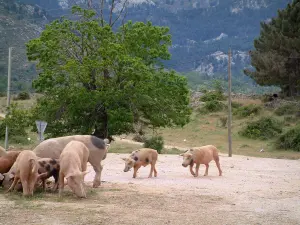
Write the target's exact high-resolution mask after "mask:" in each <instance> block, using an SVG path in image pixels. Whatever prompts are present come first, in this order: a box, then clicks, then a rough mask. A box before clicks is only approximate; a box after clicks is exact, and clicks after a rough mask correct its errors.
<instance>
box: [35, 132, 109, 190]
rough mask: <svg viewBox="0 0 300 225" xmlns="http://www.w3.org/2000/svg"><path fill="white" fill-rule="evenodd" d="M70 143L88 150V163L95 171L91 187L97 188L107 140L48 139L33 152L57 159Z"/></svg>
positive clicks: (84, 137)
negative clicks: (81, 145)
mask: <svg viewBox="0 0 300 225" xmlns="http://www.w3.org/2000/svg"><path fill="white" fill-rule="evenodd" d="M70 141H80V142H82V143H83V144H85V145H86V147H87V148H88V149H89V159H88V161H89V163H90V164H91V165H92V166H93V168H94V170H95V177H94V181H93V187H94V188H96V187H99V186H100V184H101V172H102V169H103V166H102V165H101V161H102V160H104V159H105V158H106V154H107V149H108V146H109V144H108V142H109V141H108V140H107V139H105V140H102V139H100V138H97V137H95V136H92V135H73V136H64V137H58V138H50V139H48V140H45V141H43V142H42V143H40V144H39V145H38V146H37V147H36V148H35V149H34V150H33V151H34V152H35V153H36V155H37V156H38V157H41V158H53V159H59V156H60V154H61V152H62V151H63V149H64V148H65V147H66V145H67V144H68V143H69V142H70Z"/></svg>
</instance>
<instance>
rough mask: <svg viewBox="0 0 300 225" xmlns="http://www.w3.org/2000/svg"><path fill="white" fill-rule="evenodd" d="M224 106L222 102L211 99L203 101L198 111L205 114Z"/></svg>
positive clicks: (220, 109) (221, 108)
mask: <svg viewBox="0 0 300 225" xmlns="http://www.w3.org/2000/svg"><path fill="white" fill-rule="evenodd" d="M224 108H225V105H224V104H223V103H222V102H219V101H216V100H212V101H208V102H205V103H204V105H203V106H202V107H201V108H200V110H199V112H200V113H202V114H207V113H211V112H219V111H222V110H223V109H224Z"/></svg>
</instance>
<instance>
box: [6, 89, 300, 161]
mask: <svg viewBox="0 0 300 225" xmlns="http://www.w3.org/2000/svg"><path fill="white" fill-rule="evenodd" d="M37 96H38V95H36V96H33V97H32V99H30V100H25V101H17V102H19V103H20V104H21V105H22V106H23V107H30V106H31V105H32V104H33V103H34V101H35V100H36V98H37ZM233 101H234V102H236V103H240V104H242V105H250V104H256V105H262V104H263V103H262V102H261V100H259V99H233ZM1 104H2V105H5V104H6V98H3V97H2V98H0V109H3V107H1ZM4 109H5V107H4ZM261 116H274V118H277V119H279V120H282V121H283V120H284V116H277V115H274V113H273V112H272V111H269V110H266V109H263V111H262V112H261V114H260V116H259V117H261ZM223 117H227V113H226V112H225V111H221V112H216V113H211V114H207V115H203V114H199V113H193V114H192V116H191V122H190V123H189V124H187V125H186V126H184V127H183V128H165V129H160V130H158V135H162V136H163V138H164V141H165V145H171V146H176V147H182V148H188V147H193V146H201V145H207V144H213V145H215V146H216V147H217V148H218V149H219V150H220V151H221V152H223V153H227V152H228V136H227V135H228V134H227V129H225V128H224V127H221V126H219V123H220V118H223ZM257 119H258V116H250V117H248V118H234V117H233V121H232V148H233V154H237V155H249V156H256V157H270V158H288V159H299V158H300V153H299V152H293V151H286V150H284V151H280V150H276V148H275V146H274V140H273V139H272V140H268V141H262V140H251V139H248V138H244V137H241V136H240V135H239V134H238V131H239V130H241V128H242V127H244V126H245V124H246V122H248V121H253V120H257ZM296 122H297V121H289V124H288V125H289V126H287V124H286V125H285V126H284V131H285V130H287V129H289V128H291V127H293V126H294V125H295V123H296ZM147 133H148V134H151V131H148V132H147ZM28 137H30V139H31V140H30V141H29V143H27V144H25V145H24V144H19V143H10V145H13V146H14V147H16V148H21V149H33V148H34V147H35V146H36V145H37V144H38V140H37V134H36V133H29V135H28ZM131 137H132V135H128V137H127V139H130V138H131ZM184 140H185V141H184ZM2 143H4V141H3V142H2ZM0 145H2V144H0ZM141 147H142V145H141V144H134V143H126V142H113V143H112V144H111V146H110V148H109V152H110V153H125V154H128V153H131V152H132V151H134V150H136V149H139V148H141ZM262 148H263V149H264V152H260V149H262ZM180 152H181V151H180V150H178V149H163V151H162V153H163V154H179V153H180Z"/></svg>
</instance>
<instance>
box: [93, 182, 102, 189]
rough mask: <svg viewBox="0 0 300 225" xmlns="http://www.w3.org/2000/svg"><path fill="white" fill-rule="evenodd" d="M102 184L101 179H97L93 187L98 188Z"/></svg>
mask: <svg viewBox="0 0 300 225" xmlns="http://www.w3.org/2000/svg"><path fill="white" fill-rule="evenodd" d="M100 185H101V183H100V182H99V181H96V182H94V183H93V188H97V187H99V186H100Z"/></svg>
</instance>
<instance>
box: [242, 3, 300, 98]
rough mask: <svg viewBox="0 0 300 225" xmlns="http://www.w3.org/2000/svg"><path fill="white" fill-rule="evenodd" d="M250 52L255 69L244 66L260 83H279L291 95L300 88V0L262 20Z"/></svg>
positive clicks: (246, 72)
mask: <svg viewBox="0 0 300 225" xmlns="http://www.w3.org/2000/svg"><path fill="white" fill-rule="evenodd" d="M254 47H255V50H254V51H251V52H250V55H251V65H252V66H253V67H254V68H255V70H254V71H253V70H245V71H244V72H245V74H246V75H248V76H250V77H252V78H253V79H254V80H255V81H256V82H257V83H258V84H260V85H276V86H280V87H281V88H282V89H283V91H284V92H286V94H287V95H288V96H292V95H294V94H295V93H296V91H297V90H299V89H300V83H299V79H298V76H299V75H300V0H294V1H293V2H292V3H290V4H288V5H287V7H286V9H283V10H278V15H277V17H276V18H273V19H272V20H271V22H270V23H265V22H262V23H261V32H260V36H259V37H258V38H257V39H255V40H254Z"/></svg>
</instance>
